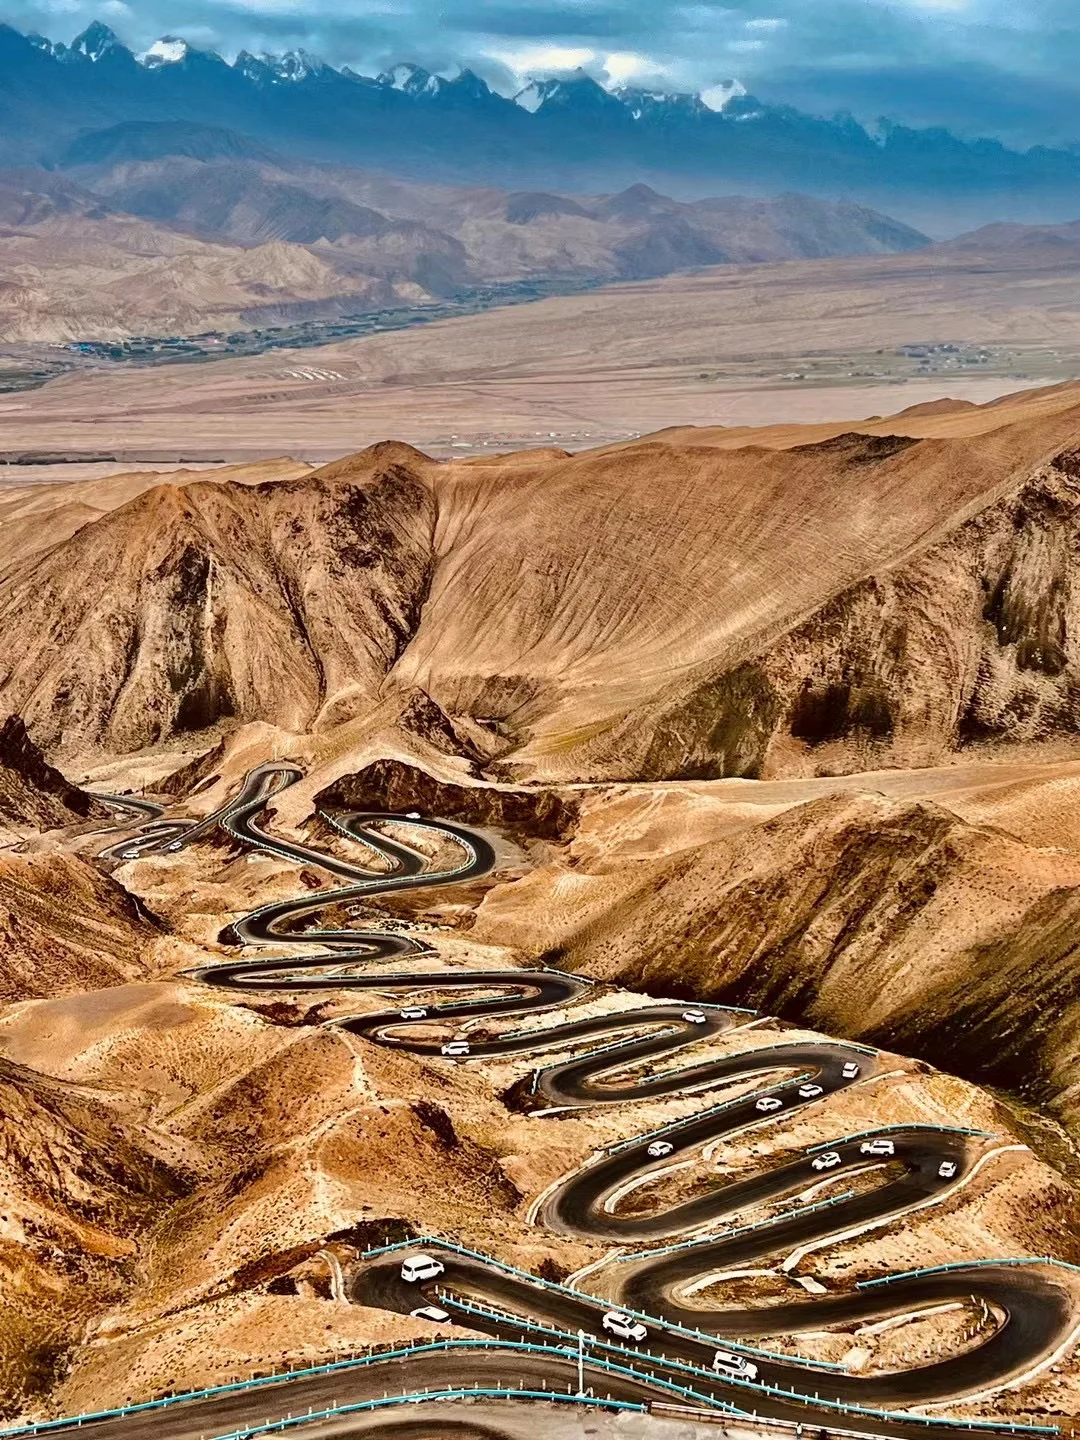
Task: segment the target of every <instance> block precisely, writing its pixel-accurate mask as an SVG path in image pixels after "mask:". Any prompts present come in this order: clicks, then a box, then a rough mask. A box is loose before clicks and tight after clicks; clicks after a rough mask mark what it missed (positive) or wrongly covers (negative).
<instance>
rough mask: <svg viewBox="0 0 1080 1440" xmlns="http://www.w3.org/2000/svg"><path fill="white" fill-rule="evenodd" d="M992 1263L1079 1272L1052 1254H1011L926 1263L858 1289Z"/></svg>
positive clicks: (863, 1283)
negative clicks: (1047, 1266)
mask: <svg viewBox="0 0 1080 1440" xmlns="http://www.w3.org/2000/svg"><path fill="white" fill-rule="evenodd" d="M994 1265H1054V1266H1056V1267H1057V1268H1059V1269H1061V1270H1075V1271H1076V1272H1077V1274H1080V1265H1073V1264H1070V1262H1069V1261H1068V1260H1056V1259H1055V1258H1054V1257H1053V1255H1018V1256H1017V1255H1012V1256H1009V1257H1007V1258H1005V1259H1001V1260H952V1261H950V1262H949V1264H948V1265H926V1266H923V1267H921V1268H920V1269H918V1270H903V1271H901V1272H900V1273H899V1274H897V1275H882V1276H880V1277H879V1278H878V1279H876V1280H860V1281H859V1283H858V1286H857V1287H856V1288H857V1289H859V1290H870V1289H871V1288H872V1287H873V1286H875V1285H892V1284H893V1283H894V1282H895V1281H897V1280H914V1279H915V1278H916V1277H917V1276H919V1275H943V1274H945V1273H946V1272H947V1271H950V1270H977V1269H979V1268H982V1269H987V1268H990V1267H992V1266H994Z"/></svg>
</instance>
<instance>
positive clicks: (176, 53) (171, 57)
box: [140, 35, 191, 70]
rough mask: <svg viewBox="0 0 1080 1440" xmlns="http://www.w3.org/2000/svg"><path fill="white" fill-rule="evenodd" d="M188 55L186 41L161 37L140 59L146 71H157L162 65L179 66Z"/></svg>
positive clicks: (173, 36)
mask: <svg viewBox="0 0 1080 1440" xmlns="http://www.w3.org/2000/svg"><path fill="white" fill-rule="evenodd" d="M190 53H191V46H190V45H189V44H188V42H187V41H186V40H180V39H178V37H177V36H175V35H163V36H162V37H161V39H160V40H155V41H154V43H153V44H152V45H151V46H150V48H149V50H147V51H146V53H145V54H144V55H142V56H141V57H140V58H141V59H142V63H143V64H144V65H145V66H146V68H147V69H148V70H159V69H160V68H161V67H162V66H163V65H179V64H180V62H181V61H182V60H186V59H187V57H188V56H189V55H190Z"/></svg>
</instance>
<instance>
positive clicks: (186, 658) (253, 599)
mask: <svg viewBox="0 0 1080 1440" xmlns="http://www.w3.org/2000/svg"><path fill="white" fill-rule="evenodd" d="M402 448H405V447H402ZM408 453H409V454H410V455H411V456H416V455H417V452H414V451H413V452H408ZM419 460H422V457H418V461H417V463H414V464H413V465H408V464H405V463H399V462H397V461H395V460H393V459H392V458H389V459H388V458H387V457H386V456H385V455H383V454H380V453H378V451H377V452H376V453H374V454H372V455H368V456H364V455H360V456H355V457H352V459H351V460H350V461H349V462H348V463H345V464H338V465H336V466H333V467H329V468H328V470H327V472H324V473H322V474H321V475H320V476H319V478H318V479H314V478H313V479H312V480H311V481H308V480H306V479H305V480H300V481H295V482H290V481H284V482H276V483H272V484H265V485H240V484H216V483H212V482H197V483H194V484H191V485H188V486H185V487H183V488H180V487H176V486H169V485H163V486H159V487H157V488H155V489H153V490H150V491H148V492H146V493H145V494H143V495H140V496H138V497H137V498H136V499H135V500H133V501H131V502H130V503H128V504H127V505H123V506H121V507H120V508H119V509H118V510H115V511H112V512H111V513H110V514H108V515H106V516H105V517H104V518H102V519H101V520H98V521H96V522H94V523H93V524H90V525H87V526H85V527H84V528H83V529H82V530H81V531H79V532H78V533H77V534H76V535H75V536H73V537H72V538H71V539H70V540H69V541H67V542H65V543H63V544H61V545H59V546H57V547H56V548H55V549H53V550H51V551H49V552H48V553H47V554H46V555H45V556H44V557H42V558H41V559H39V560H37V561H36V562H34V563H32V564H31V565H30V566H29V568H27V569H25V570H23V571H19V572H16V573H14V574H13V575H9V576H8V577H7V579H6V581H5V583H4V585H3V587H2V588H0V633H2V634H4V635H8V636H12V635H15V634H18V635H19V636H21V637H22V642H21V643H20V644H19V645H18V646H15V647H8V648H7V651H6V658H5V660H4V661H0V697H2V698H3V700H4V701H6V702H7V703H8V704H9V705H12V706H14V707H19V708H21V709H22V712H23V713H24V714H25V716H26V718H27V721H28V723H30V724H32V725H33V727H34V731H35V733H36V734H37V735H38V736H39V738H40V740H41V742H42V744H44V745H46V746H47V747H48V748H49V749H51V750H53V749H56V748H58V747H59V748H62V749H64V750H72V749H75V748H78V747H86V746H98V745H101V746H105V747H107V748H109V749H111V750H114V751H129V750H133V749H137V748H139V747H140V746H143V745H146V744H152V743H154V742H157V741H161V740H164V739H167V738H168V737H169V736H171V735H175V734H178V733H183V732H190V731H198V730H201V729H205V728H206V727H208V726H211V725H214V724H216V723H218V722H221V721H226V720H235V721H237V722H242V721H244V720H254V719H264V720H270V721H272V722H274V723H276V724H279V725H281V726H282V727H283V728H285V729H290V730H294V731H295V730H305V729H310V728H312V727H314V726H315V725H317V724H319V723H327V724H330V723H334V722H336V721H339V720H342V719H346V718H349V716H350V715H352V714H354V713H355V712H356V710H357V709H358V708H363V707H364V706H365V705H367V704H370V703H371V702H372V700H373V698H374V696H375V695H376V694H377V692H378V689H379V687H380V685H381V684H382V682H383V679H384V677H385V675H386V673H387V671H388V670H389V668H390V666H391V665H392V664H393V663H394V660H395V659H396V658H397V656H398V654H399V653H400V652H401V650H402V649H403V648H404V646H405V645H406V644H407V642H408V640H409V637H410V636H411V634H412V632H413V630H414V628H415V625H416V621H417V617H418V613H419V607H420V606H421V605H422V603H423V599H424V596H425V594H426V591H427V586H428V583H429V579H430V572H431V565H432V553H431V547H432V533H433V528H434V523H435V503H434V499H433V497H432V494H431V491H430V489H429V488H428V486H427V485H426V484H425V483H424V479H423V476H422V473H421V466H420V464H419Z"/></svg>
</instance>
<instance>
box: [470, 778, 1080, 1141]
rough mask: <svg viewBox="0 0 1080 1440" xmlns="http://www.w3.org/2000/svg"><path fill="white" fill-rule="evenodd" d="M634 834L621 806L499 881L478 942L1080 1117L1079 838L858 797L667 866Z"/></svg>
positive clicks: (787, 817)
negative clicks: (856, 1047) (633, 845)
mask: <svg viewBox="0 0 1080 1440" xmlns="http://www.w3.org/2000/svg"><path fill="white" fill-rule="evenodd" d="M654 803H655V802H654ZM601 837H606V841H605V839H603V838H601ZM674 838H675V835H674V832H672V831H669V833H668V844H669V846H670V844H671V841H672V840H674ZM598 844H599V847H600V848H599V849H598ZM624 845H625V835H624V832H622V831H621V830H620V826H619V818H618V806H617V805H616V806H615V808H614V809H613V810H612V812H611V818H610V820H605V817H604V812H603V810H601V812H600V814H599V815H598V817H597V818H596V819H595V820H594V822H593V825H592V835H591V844H590V845H589V846H578V845H577V844H575V846H574V847H573V852H572V856H571V859H570V864H569V866H568V865H567V863H566V861H565V860H557V861H554V862H552V863H550V864H549V865H547V866H545V867H544V868H543V869H541V870H538V871H536V872H534V874H533V875H531V876H529V877H528V878H526V879H525V880H521V881H518V882H517V883H516V884H514V885H513V886H505V887H502V888H500V889H496V890H495V891H494V892H492V893H491V895H490V896H489V897H488V898H487V899H486V900H485V902H484V904H483V906H482V909H481V911H480V918H479V924H478V927H477V931H476V933H477V935H478V937H479V938H482V939H484V940H489V941H497V942H501V943H504V944H519V945H522V946H524V947H526V948H527V949H529V950H530V951H531V952H533V953H535V952H536V951H537V950H545V948H546V957H547V959H548V961H549V963H554V964H561V965H564V966H568V967H569V968H572V969H580V970H583V971H585V972H586V973H587V974H590V975H594V976H597V977H599V978H602V979H604V980H608V981H613V982H615V983H618V984H621V985H627V986H629V987H631V988H634V989H644V990H647V991H649V992H651V993H652V994H658V995H659V994H663V995H671V994H679V995H684V996H686V997H687V998H708V999H712V1000H718V1001H725V1002H732V1003H736V1004H743V1005H748V1006H750V1007H752V1008H755V1009H761V1010H763V1011H765V1012H766V1013H770V1014H780V1015H785V1016H788V1017H789V1018H794V1017H798V1018H800V1019H801V1020H803V1021H805V1023H808V1024H810V1025H812V1026H815V1027H818V1028H820V1029H822V1030H825V1031H827V1032H829V1033H832V1034H840V1035H847V1036H850V1037H852V1038H855V1039H861V1040H865V1041H869V1042H872V1043H875V1044H884V1045H887V1046H889V1047H890V1048H896V1049H898V1050H902V1051H905V1052H907V1053H909V1054H911V1053H913V1054H916V1055H922V1056H925V1057H926V1058H928V1059H932V1060H933V1061H935V1062H936V1063H939V1064H944V1065H946V1066H947V1068H948V1069H950V1070H951V1071H952V1072H953V1073H956V1074H961V1075H964V1076H966V1077H968V1078H971V1079H975V1080H978V1081H981V1082H983V1083H987V1082H989V1083H991V1084H995V1085H1000V1086H1002V1087H1003V1088H1005V1089H1010V1090H1017V1089H1019V1090H1021V1091H1024V1092H1026V1093H1027V1095H1028V1096H1029V1097H1031V1098H1032V1099H1034V1100H1036V1101H1038V1102H1040V1103H1046V1104H1049V1105H1050V1106H1052V1107H1053V1109H1054V1110H1056V1112H1057V1113H1058V1114H1059V1115H1060V1116H1061V1118H1062V1119H1064V1120H1065V1121H1066V1123H1068V1124H1073V1125H1075V1123H1076V1121H1077V1119H1078V1118H1080V1107H1078V1103H1077V1083H1078V1081H1080V1070H1078V1061H1077V1052H1078V1047H1077V1035H1078V1033H1080V963H1078V954H1080V852H1078V851H1077V850H1076V849H1073V850H1072V851H1070V852H1067V853H1066V852H1062V851H1060V850H1052V849H1039V848H1036V847H1034V846H1032V845H1027V844H1025V843H1024V842H1023V841H1021V840H1018V839H1016V838H1014V837H1013V836H1011V835H1007V834H1005V833H1003V832H1002V831H1000V830H996V829H991V828H989V827H983V826H977V825H973V824H971V823H969V822H966V821H964V820H961V819H960V818H959V817H958V816H957V815H956V814H954V813H953V812H952V811H950V810H947V809H945V808H944V807H943V806H939V805H935V804H933V803H929V802H925V801H924V802H912V801H897V800H892V799H886V798H885V797H884V796H881V795H871V794H865V793H863V794H853V793H850V792H848V793H838V794H834V795H830V796H828V797H826V798H822V799H820V800H815V801H812V802H810V803H809V804H806V805H800V806H796V807H795V808H793V809H789V810H787V811H785V812H784V813H783V814H781V815H779V816H777V817H776V818H774V819H771V820H769V821H767V822H765V823H764V824H757V825H749V826H747V825H745V824H744V825H743V826H742V827H740V828H739V829H738V830H736V831H735V832H734V833H732V834H730V835H728V836H724V837H723V838H720V839H716V840H712V841H710V842H707V843H704V844H699V845H693V846H691V847H690V848H687V849H680V850H678V851H677V852H676V853H669V854H667V855H664V856H662V857H661V858H657V859H640V860H637V861H635V860H634V859H633V858H632V857H631V856H629V855H627V854H625V853H624V852H623V846H624ZM590 850H591V854H590ZM556 957H558V958H556Z"/></svg>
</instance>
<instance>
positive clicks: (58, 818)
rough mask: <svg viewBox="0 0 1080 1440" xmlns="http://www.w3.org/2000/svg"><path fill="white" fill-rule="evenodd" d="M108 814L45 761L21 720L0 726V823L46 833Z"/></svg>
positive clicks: (10, 719) (14, 718) (11, 719)
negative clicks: (6, 822)
mask: <svg viewBox="0 0 1080 1440" xmlns="http://www.w3.org/2000/svg"><path fill="white" fill-rule="evenodd" d="M107 814H108V811H107V810H106V808H105V806H104V805H102V804H101V803H100V802H99V801H97V800H95V799H94V797H93V796H92V795H88V794H87V793H86V791H85V790H80V789H79V788H78V786H77V785H72V784H71V782H70V781H69V780H66V779H65V778H64V776H63V775H61V773H60V771H59V770H57V769H55V768H54V767H53V766H52V765H50V764H49V763H48V762H47V761H46V759H45V757H44V755H42V753H41V751H40V750H39V749H38V747H37V746H36V745H35V744H34V742H33V741H32V740H31V739H30V736H29V734H28V733H27V729H26V726H25V724H24V723H23V721H22V719H21V718H20V716H18V715H9V716H8V717H7V719H6V720H5V721H3V723H2V724H0V821H4V820H7V821H11V822H13V823H14V824H15V825H17V826H31V827H33V828H34V829H38V830H46V829H52V828H53V827H56V826H60V825H71V824H73V823H74V822H75V821H77V820H86V819H89V818H90V817H91V816H94V817H101V816H104V815H107Z"/></svg>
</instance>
